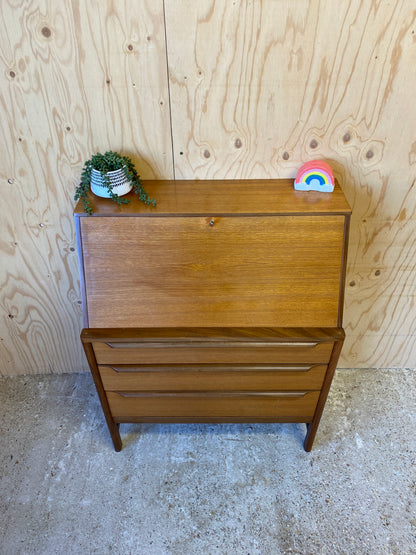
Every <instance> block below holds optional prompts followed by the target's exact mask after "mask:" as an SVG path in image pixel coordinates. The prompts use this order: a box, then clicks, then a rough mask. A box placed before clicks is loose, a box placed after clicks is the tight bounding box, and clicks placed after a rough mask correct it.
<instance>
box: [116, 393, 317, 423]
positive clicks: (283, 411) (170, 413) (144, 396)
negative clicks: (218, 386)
mask: <svg viewBox="0 0 416 555" xmlns="http://www.w3.org/2000/svg"><path fill="white" fill-rule="evenodd" d="M319 393H320V392H319V391H308V392H272V391H270V392H256V393H251V394H250V393H247V392H233V393H231V392H230V393H224V392H211V393H200V392H188V393H187V392H178V393H160V392H148V393H143V392H141V393H140V392H130V393H121V392H115V391H109V392H108V393H107V397H108V401H109V405H110V410H111V413H112V416H113V418H114V420H115V421H116V422H140V421H144V422H145V421H146V420H150V419H152V420H153V421H155V419H156V420H157V419H160V420H161V421H163V420H166V421H167V420H169V421H171V422H181V421H183V422H186V421H187V419H192V420H193V421H197V420H199V421H207V422H209V421H212V422H214V421H223V422H232V421H235V422H238V421H244V420H245V419H248V420H249V421H251V422H256V421H257V422H259V421H269V422H278V421H280V422H310V421H312V418H313V415H314V412H315V408H316V405H317V402H318V398H319Z"/></svg>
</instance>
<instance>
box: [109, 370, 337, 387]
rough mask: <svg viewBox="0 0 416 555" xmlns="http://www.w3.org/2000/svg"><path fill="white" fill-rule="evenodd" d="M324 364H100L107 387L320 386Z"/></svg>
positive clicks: (323, 373) (323, 375)
mask: <svg viewBox="0 0 416 555" xmlns="http://www.w3.org/2000/svg"><path fill="white" fill-rule="evenodd" d="M326 368H327V367H326V366H325V365H315V366H313V365H300V366H283V365H280V366H278V365H251V366H243V365H240V366H232V365H230V366H221V365H217V366H209V365H207V367H204V366H192V365H191V366H188V367H186V366H185V367H184V366H178V367H174V366H173V367H172V366H171V367H166V366H142V367H140V366H123V365H119V366H116V365H115V366H101V365H100V366H99V371H100V375H101V379H102V382H103V385H104V389H106V390H108V391H174V390H176V391H181V390H183V391H198V390H199V391H202V390H203V391H213V390H223V391H225V390H227V391H231V390H245V391H250V390H251V391H261V390H265V391H268V390H275V391H276V390H285V391H287V390H309V389H321V387H322V383H323V380H324V377H325V372H326Z"/></svg>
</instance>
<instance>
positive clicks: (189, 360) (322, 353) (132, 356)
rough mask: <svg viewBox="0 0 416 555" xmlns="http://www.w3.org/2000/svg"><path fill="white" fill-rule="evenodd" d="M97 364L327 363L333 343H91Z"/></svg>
mask: <svg viewBox="0 0 416 555" xmlns="http://www.w3.org/2000/svg"><path fill="white" fill-rule="evenodd" d="M93 347H94V351H95V356H96V359H97V362H98V364H111V365H114V364H115V365H117V364H138V365H141V364H256V363H257V364H285V363H288V364H291V363H292V364H296V363H304V364H327V363H328V362H329V358H330V356H331V352H332V347H333V343H314V342H304V343H290V342H287V343H283V342H280V343H279V342H275V343H274V342H270V341H269V342H261V341H259V342H227V343H225V342H224V343H220V342H211V343H209V344H207V342H200V343H196V342H192V344H191V343H189V342H188V343H184V342H176V343H172V342H169V343H163V342H162V343H150V342H143V343H116V342H114V343H111V342H108V343H104V342H94V343H93Z"/></svg>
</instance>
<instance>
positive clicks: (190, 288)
mask: <svg viewBox="0 0 416 555" xmlns="http://www.w3.org/2000/svg"><path fill="white" fill-rule="evenodd" d="M81 225H82V237H83V243H82V249H83V260H84V270H85V278H86V297H87V307H88V321H89V325H90V326H91V327H164V326H166V327H170V326H176V327H177V326H189V327H193V326H206V327H209V326H214V327H217V326H234V327H238V326H240V327H241V326H262V327H290V326H301V327H322V326H324V327H326V326H327V327H331V326H336V325H337V315H338V303H339V291H340V279H341V267H342V243H343V235H344V217H343V216H279V217H273V216H264V217H249V216H246V217H215V216H213V217H209V218H207V217H159V218H158V217H153V218H151V217H123V218H117V217H101V218H83V219H82V222H81Z"/></svg>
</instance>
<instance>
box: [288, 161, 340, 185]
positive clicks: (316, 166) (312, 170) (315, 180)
mask: <svg viewBox="0 0 416 555" xmlns="http://www.w3.org/2000/svg"><path fill="white" fill-rule="evenodd" d="M295 189H296V191H320V192H323V193H332V191H333V190H334V175H333V173H332V169H331V166H330V165H329V164H327V163H326V162H323V161H322V160H312V161H311V162H306V164H303V166H301V167H300V168H299V171H298V173H297V174H296V179H295Z"/></svg>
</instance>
